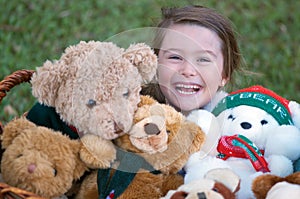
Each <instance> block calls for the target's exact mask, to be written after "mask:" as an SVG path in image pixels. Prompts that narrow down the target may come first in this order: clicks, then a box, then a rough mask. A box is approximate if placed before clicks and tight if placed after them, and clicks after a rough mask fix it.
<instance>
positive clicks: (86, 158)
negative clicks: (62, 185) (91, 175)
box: [80, 134, 116, 168]
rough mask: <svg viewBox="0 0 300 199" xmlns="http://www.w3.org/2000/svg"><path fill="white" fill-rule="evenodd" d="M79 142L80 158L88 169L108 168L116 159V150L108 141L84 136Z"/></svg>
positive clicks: (92, 136) (89, 135)
mask: <svg viewBox="0 0 300 199" xmlns="http://www.w3.org/2000/svg"><path fill="white" fill-rule="evenodd" d="M81 142H82V147H81V150H80V158H81V160H82V161H83V162H85V164H86V165H87V166H88V167H90V168H109V167H110V166H111V163H112V162H113V161H114V160H115V159H116V149H115V147H114V145H113V143H112V142H111V141H110V140H105V139H103V138H101V137H100V136H96V135H92V134H86V135H84V136H83V137H82V138H81Z"/></svg>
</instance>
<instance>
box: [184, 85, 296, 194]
mask: <svg viewBox="0 0 300 199" xmlns="http://www.w3.org/2000/svg"><path fill="white" fill-rule="evenodd" d="M292 109H293V110H292ZM299 110H300V108H299V104H298V103H296V102H294V101H288V100H286V99H284V98H282V97H280V96H279V95H277V94H276V93H274V92H273V91H271V90H268V89H266V88H264V87H262V86H252V87H249V88H245V89H242V90H238V91H236V92H233V93H230V95H228V96H227V97H225V98H224V99H222V100H221V101H220V103H219V104H218V105H217V106H216V107H215V109H214V110H213V114H214V115H215V116H216V120H217V121H215V119H211V118H210V119H209V121H207V119H206V118H208V117H212V116H211V115H210V114H209V113H207V112H206V113H205V111H203V110H197V111H194V112H192V113H191V114H190V115H189V116H188V119H190V120H192V121H194V122H196V123H197V124H198V125H200V126H201V125H202V126H203V124H204V123H205V121H207V123H208V124H210V125H211V126H212V127H213V126H218V128H219V129H220V134H219V136H215V137H214V138H215V141H214V142H213V143H217V144H209V145H210V147H211V150H209V151H207V150H206V149H204V150H201V151H199V152H197V153H195V154H193V155H192V156H191V157H190V159H189V161H188V162H187V164H186V166H185V170H186V176H185V183H189V182H190V181H193V180H195V179H198V178H203V175H204V174H205V173H206V172H207V171H208V170H210V169H213V168H220V167H221V168H231V169H233V170H234V171H235V172H236V173H237V174H238V175H239V176H240V177H241V189H240V191H239V192H238V198H254V196H253V193H252V192H251V183H252V180H253V179H254V178H255V177H256V176H258V175H260V174H262V173H272V174H275V175H278V176H282V177H284V176H286V175H289V174H291V173H293V162H294V161H295V160H297V159H298V158H300V130H299V123H300V121H299V117H300V111H299ZM212 121H214V122H212ZM297 127H298V128H297ZM214 128H215V127H214ZM204 130H206V131H207V132H208V136H210V133H209V132H210V131H209V130H210V128H207V127H205V128H204ZM214 135H217V133H214ZM208 140H213V138H210V139H208ZM216 145H217V146H216ZM204 146H205V145H204ZM215 146H216V147H215ZM216 153H219V154H217V156H218V157H217V156H216Z"/></svg>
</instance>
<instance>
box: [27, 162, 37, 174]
mask: <svg viewBox="0 0 300 199" xmlns="http://www.w3.org/2000/svg"><path fill="white" fill-rule="evenodd" d="M35 169H36V165H35V164H33V163H31V164H29V165H28V167H27V171H28V172H29V173H34V171H35Z"/></svg>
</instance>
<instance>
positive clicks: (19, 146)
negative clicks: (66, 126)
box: [1, 118, 88, 198]
mask: <svg viewBox="0 0 300 199" xmlns="http://www.w3.org/2000/svg"><path fill="white" fill-rule="evenodd" d="M81 146H82V144H81V143H80V141H79V140H71V139H69V138H68V137H67V136H64V135H62V134H61V133H60V132H54V131H52V130H50V129H48V128H45V127H39V126H36V125H35V124H33V123H31V122H29V121H28V120H26V119H25V118H20V119H16V120H12V121H11V122H9V123H8V124H7V125H5V127H4V131H3V135H2V147H3V148H4V149H5V151H4V153H3V157H2V162H1V172H2V176H3V180H4V182H5V183H7V184H9V185H11V186H14V187H18V188H21V189H24V190H27V191H30V192H33V193H36V194H37V195H39V196H42V197H46V198H54V197H58V196H61V195H62V194H67V192H68V191H69V190H71V188H72V186H74V185H75V184H74V182H76V181H78V180H79V179H80V177H81V176H82V175H83V174H84V172H85V171H87V170H88V168H87V167H86V165H85V164H84V162H82V161H81V159H80V157H79V152H80V149H81Z"/></svg>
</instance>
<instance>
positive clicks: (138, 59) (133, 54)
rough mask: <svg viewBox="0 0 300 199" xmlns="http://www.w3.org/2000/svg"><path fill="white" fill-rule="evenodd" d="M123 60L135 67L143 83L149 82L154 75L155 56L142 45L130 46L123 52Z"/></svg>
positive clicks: (155, 67)
mask: <svg viewBox="0 0 300 199" xmlns="http://www.w3.org/2000/svg"><path fill="white" fill-rule="evenodd" d="M123 57H124V58H126V59H128V60H129V61H130V62H131V63H132V64H133V65H135V66H136V67H137V68H138V70H139V73H140V74H141V76H142V78H143V80H144V81H145V82H150V81H151V80H152V79H153V77H154V76H155V74H156V69H157V56H156V55H155V54H154V51H153V50H152V49H151V48H150V47H149V46H147V45H146V44H144V43H138V44H131V45H130V46H129V48H128V49H127V50H126V51H125V53H124V55H123Z"/></svg>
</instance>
